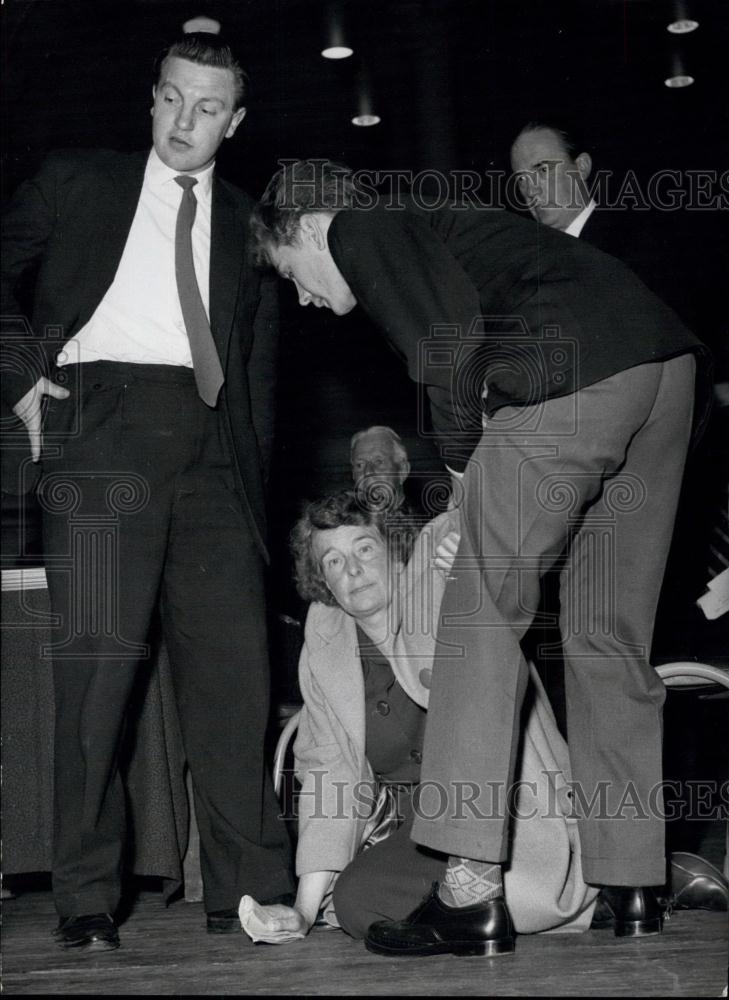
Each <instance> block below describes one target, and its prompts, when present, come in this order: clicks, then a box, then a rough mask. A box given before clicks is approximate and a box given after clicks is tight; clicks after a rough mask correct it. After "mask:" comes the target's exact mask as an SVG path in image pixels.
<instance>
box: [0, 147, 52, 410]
mask: <svg viewBox="0 0 729 1000" xmlns="http://www.w3.org/2000/svg"><path fill="white" fill-rule="evenodd" d="M57 186H58V181H57V161H56V159H55V158H54V157H49V159H48V160H47V161H46V162H45V163H44V165H43V167H42V168H41V170H40V172H39V173H38V175H37V176H36V177H34V178H33V179H32V180H28V181H25V182H24V183H23V184H21V185H20V187H19V188H18V190H17V192H16V193H15V196H14V197H13V199H12V200H11V202H10V205H9V206H8V209H7V211H6V213H5V215H4V218H3V226H2V269H1V274H2V278H1V285H0V288H1V290H0V303H1V308H2V353H3V362H2V371H3V378H2V400H3V411H4V412H9V411H10V410H11V409H12V407H13V406H14V405H15V404H16V403H17V402H18V400H20V399H21V398H22V397H23V396H24V395H25V393H26V392H27V391H28V390H29V389H30V388H31V387H32V386H33V385H35V383H36V382H37V381H38V379H39V378H40V376H41V375H43V374H46V372H45V370H44V368H45V353H44V351H43V350H42V348H41V345H40V338H41V337H42V334H43V331H42V330H35V331H34V330H33V329H32V327H31V322H30V318H29V317H28V316H27V315H25V314H24V311H23V308H22V306H21V303H20V301H19V298H18V293H19V288H20V286H21V282H22V280H23V278H24V277H25V275H26V274H28V273H29V272H30V271H31V270H32V269H33V268H34V267H35V266H36V265H37V264H38V263H39V262H40V260H41V258H42V257H43V253H44V251H45V248H46V246H47V244H48V241H49V239H50V237H51V234H52V233H53V229H54V226H55V223H56V218H57V208H56V204H57V197H56V191H57Z"/></svg>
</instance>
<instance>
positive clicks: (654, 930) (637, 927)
mask: <svg viewBox="0 0 729 1000" xmlns="http://www.w3.org/2000/svg"><path fill="white" fill-rule="evenodd" d="M662 931H663V920H662V919H661V917H654V918H653V919H652V920H622V921H616V923H615V937H648V936H649V935H650V934H661V933H662Z"/></svg>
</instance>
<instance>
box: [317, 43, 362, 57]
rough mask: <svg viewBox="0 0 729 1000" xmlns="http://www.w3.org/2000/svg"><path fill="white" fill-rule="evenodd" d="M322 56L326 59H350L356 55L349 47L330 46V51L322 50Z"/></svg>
mask: <svg viewBox="0 0 729 1000" xmlns="http://www.w3.org/2000/svg"><path fill="white" fill-rule="evenodd" d="M321 54H322V55H323V56H324V58H325V59H348V58H349V57H350V56H351V55H353V54H354V49H350V48H349V46H348V45H330V46H329V48H328V49H322V50H321Z"/></svg>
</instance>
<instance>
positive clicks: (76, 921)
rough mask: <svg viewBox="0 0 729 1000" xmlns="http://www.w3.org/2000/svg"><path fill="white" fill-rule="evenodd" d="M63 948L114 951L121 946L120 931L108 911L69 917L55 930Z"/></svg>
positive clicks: (54, 934) (58, 941)
mask: <svg viewBox="0 0 729 1000" xmlns="http://www.w3.org/2000/svg"><path fill="white" fill-rule="evenodd" d="M53 936H54V937H55V939H56V942H57V943H58V944H59V945H60V946H61V948H74V949H76V950H77V951H84V952H86V951H94V952H99V951H113V950H114V949H115V948H118V947H119V944H120V941H119V931H118V930H117V929H116V924H115V923H114V921H113V920H112V918H111V917H110V916H109V914H108V913H87V914H84V915H83V916H80V917H67V918H66V919H65V920H62V921H61V922H60V924H59V925H58V927H56V929H55V930H54V932H53Z"/></svg>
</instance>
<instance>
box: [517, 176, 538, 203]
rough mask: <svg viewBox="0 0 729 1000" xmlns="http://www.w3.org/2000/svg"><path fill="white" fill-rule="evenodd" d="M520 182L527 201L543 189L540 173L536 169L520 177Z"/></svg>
mask: <svg viewBox="0 0 729 1000" xmlns="http://www.w3.org/2000/svg"><path fill="white" fill-rule="evenodd" d="M519 184H520V186H521V190H522V193H523V195H524V197H525V198H526V199H527V201H528V200H529V199H530V198H533V197H534V196H535V195H538V194H539V193H540V191H541V185H540V183H539V175H538V174H537V173H536V171H530V172H525V173H523V174H521V175H520V177H519Z"/></svg>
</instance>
